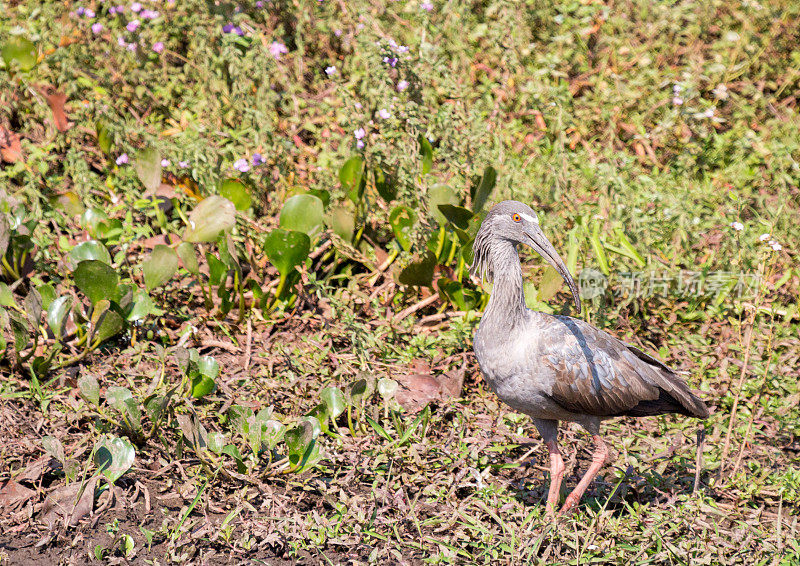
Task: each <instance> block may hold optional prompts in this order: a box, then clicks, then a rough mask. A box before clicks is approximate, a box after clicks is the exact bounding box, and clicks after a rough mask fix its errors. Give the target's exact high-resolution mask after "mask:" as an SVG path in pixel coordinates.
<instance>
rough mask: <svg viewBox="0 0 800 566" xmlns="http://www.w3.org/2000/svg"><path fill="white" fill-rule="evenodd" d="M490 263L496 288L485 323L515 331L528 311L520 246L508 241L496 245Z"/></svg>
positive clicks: (493, 291)
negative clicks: (517, 246)
mask: <svg viewBox="0 0 800 566" xmlns="http://www.w3.org/2000/svg"><path fill="white" fill-rule="evenodd" d="M489 261H490V265H491V270H492V273H493V279H494V287H493V289H492V296H491V297H490V298H489V304H488V305H487V306H486V311H485V312H484V314H483V319H482V321H481V324H487V325H495V326H497V327H498V328H505V329H511V328H513V327H515V326H516V325H517V324H519V323H521V322H523V321H524V320H525V318H526V310H527V309H526V307H525V294H524V293H523V289H522V267H521V266H520V263H519V254H517V248H516V246H515V245H514V244H512V243H511V242H508V241H505V240H504V241H503V242H502V243H501V244H498V245H496V246H493V247H492V250H491V252H490V257H489Z"/></svg>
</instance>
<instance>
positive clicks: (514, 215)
mask: <svg viewBox="0 0 800 566" xmlns="http://www.w3.org/2000/svg"><path fill="white" fill-rule="evenodd" d="M511 220H513V221H514V222H521V221H522V218H521V217H520V215H519V214H512V215H511Z"/></svg>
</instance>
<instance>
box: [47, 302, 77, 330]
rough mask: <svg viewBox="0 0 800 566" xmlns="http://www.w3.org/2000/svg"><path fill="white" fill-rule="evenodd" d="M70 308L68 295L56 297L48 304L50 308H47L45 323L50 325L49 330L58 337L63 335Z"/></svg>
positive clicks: (70, 303)
mask: <svg viewBox="0 0 800 566" xmlns="http://www.w3.org/2000/svg"><path fill="white" fill-rule="evenodd" d="M71 309H72V297H70V296H69V295H63V296H61V297H58V298H57V299H56V300H55V301H53V302H52V303H51V304H50V308H49V309H47V324H48V326H50V331H51V332H52V333H53V335H54V336H55V337H56V338H58V339H61V338H63V337H64V332H65V328H66V324H67V319H68V317H69V311H70V310H71Z"/></svg>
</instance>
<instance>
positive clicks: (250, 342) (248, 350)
mask: <svg viewBox="0 0 800 566" xmlns="http://www.w3.org/2000/svg"><path fill="white" fill-rule="evenodd" d="M252 346H253V321H252V320H251V319H249V318H248V319H247V344H246V346H245V351H244V371H247V370H248V369H249V368H250V354H251V351H252Z"/></svg>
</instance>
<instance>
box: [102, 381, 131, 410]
mask: <svg viewBox="0 0 800 566" xmlns="http://www.w3.org/2000/svg"><path fill="white" fill-rule="evenodd" d="M127 399H133V393H131V390H130V389H128V388H127V387H119V386H117V385H111V386H110V387H109V388H108V389H106V402H107V403H108V404H109V405H111V406H112V407H117V406H118V405H121V403H124V402H125V401H126V400H127Z"/></svg>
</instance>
